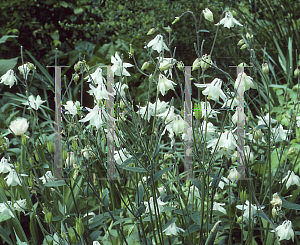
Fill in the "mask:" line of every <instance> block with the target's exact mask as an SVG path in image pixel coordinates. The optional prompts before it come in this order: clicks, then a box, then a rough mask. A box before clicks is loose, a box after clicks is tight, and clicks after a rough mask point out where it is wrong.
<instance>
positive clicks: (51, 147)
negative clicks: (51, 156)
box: [47, 142, 54, 153]
mask: <svg viewBox="0 0 300 245" xmlns="http://www.w3.org/2000/svg"><path fill="white" fill-rule="evenodd" d="M47 149H48V151H49V152H50V153H53V152H54V145H53V143H52V142H47Z"/></svg>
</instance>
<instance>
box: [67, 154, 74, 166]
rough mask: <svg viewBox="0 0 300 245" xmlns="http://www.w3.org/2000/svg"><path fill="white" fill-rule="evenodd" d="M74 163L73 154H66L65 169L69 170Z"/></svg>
mask: <svg viewBox="0 0 300 245" xmlns="http://www.w3.org/2000/svg"><path fill="white" fill-rule="evenodd" d="M74 163H75V156H74V152H68V156H67V159H66V166H67V168H69V167H70V166H71V165H73V164H74Z"/></svg>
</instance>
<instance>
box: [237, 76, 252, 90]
mask: <svg viewBox="0 0 300 245" xmlns="http://www.w3.org/2000/svg"><path fill="white" fill-rule="evenodd" d="M252 80H253V78H252V77H250V76H247V75H246V73H245V72H243V73H239V74H238V76H237V78H236V80H235V84H234V88H237V87H239V86H241V83H243V84H244V90H245V91H247V90H249V89H250V88H255V86H254V84H253V81H252Z"/></svg>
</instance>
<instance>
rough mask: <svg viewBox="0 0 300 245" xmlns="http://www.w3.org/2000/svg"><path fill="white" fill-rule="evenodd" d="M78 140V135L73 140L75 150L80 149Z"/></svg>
mask: <svg viewBox="0 0 300 245" xmlns="http://www.w3.org/2000/svg"><path fill="white" fill-rule="evenodd" d="M77 140H78V138H77V137H76V136H75V137H74V138H73V140H72V146H73V148H74V150H75V151H77V150H78V144H77Z"/></svg>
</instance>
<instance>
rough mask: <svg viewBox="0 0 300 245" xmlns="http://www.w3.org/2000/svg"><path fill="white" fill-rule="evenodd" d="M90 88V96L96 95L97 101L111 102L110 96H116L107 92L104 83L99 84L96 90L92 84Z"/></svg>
mask: <svg viewBox="0 0 300 245" xmlns="http://www.w3.org/2000/svg"><path fill="white" fill-rule="evenodd" d="M89 87H90V89H91V90H89V91H88V93H89V94H90V95H94V96H95V98H96V100H97V101H98V100H102V99H105V100H109V98H108V95H110V96H114V95H113V93H109V92H107V90H106V87H105V85H104V84H103V83H102V84H98V86H97V87H96V88H95V87H94V86H93V85H92V84H90V85H89Z"/></svg>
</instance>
